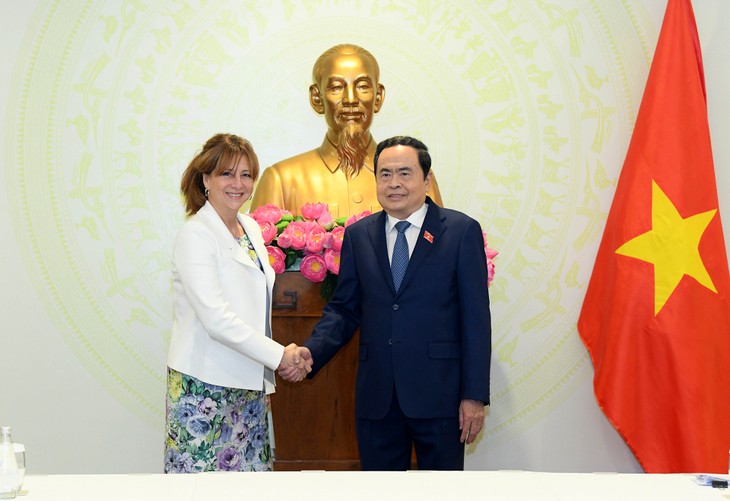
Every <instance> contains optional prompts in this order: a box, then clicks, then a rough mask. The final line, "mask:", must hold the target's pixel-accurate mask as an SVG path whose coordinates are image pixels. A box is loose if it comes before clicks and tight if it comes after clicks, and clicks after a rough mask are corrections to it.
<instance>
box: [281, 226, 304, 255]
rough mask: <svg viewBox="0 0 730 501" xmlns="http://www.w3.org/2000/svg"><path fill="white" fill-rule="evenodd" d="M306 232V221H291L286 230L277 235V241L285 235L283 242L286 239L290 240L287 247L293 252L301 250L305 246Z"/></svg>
mask: <svg viewBox="0 0 730 501" xmlns="http://www.w3.org/2000/svg"><path fill="white" fill-rule="evenodd" d="M308 230H309V228H308V225H307V223H306V221H292V222H291V223H289V225H288V226H287V227H286V228H284V231H283V232H281V235H279V241H280V240H281V237H283V236H284V235H286V236H287V237H285V240H286V238H290V239H291V244H290V245H289V247H291V248H292V249H294V250H303V249H304V247H305V246H306V245H307V233H308Z"/></svg>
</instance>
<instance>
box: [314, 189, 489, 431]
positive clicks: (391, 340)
mask: <svg viewBox="0 0 730 501" xmlns="http://www.w3.org/2000/svg"><path fill="white" fill-rule="evenodd" d="M426 202H427V203H428V204H429V205H428V211H427V213H426V217H425V220H424V222H423V228H422V229H421V232H420V234H419V236H418V241H417V243H416V246H415V248H414V250H413V254H412V255H411V258H410V261H409V263H408V269H407V270H406V275H405V277H404V279H403V282H402V284H401V287H400V290H399V292H398V293H397V294H396V292H395V290H394V288H393V281H392V278H391V272H390V264H389V259H388V251H387V246H386V239H385V223H386V213H385V212H384V211H381V212H378V213H376V214H373V215H372V216H369V217H367V218H365V219H363V220H361V221H358V222H357V223H355V224H352V225H350V226H349V227H348V228H347V230H346V231H345V236H344V240H343V245H342V254H341V261H340V273H339V277H338V284H337V288H336V289H335V292H334V295H333V297H332V300H331V301H330V302H329V303H328V304H327V306H326V307H325V308H324V310H323V317H322V319H321V320H320V321H319V322H318V323H317V325H316V326H315V328H314V331H313V333H312V336H311V337H310V338H309V339H308V340H307V341H305V343H304V346H306V347H307V348H309V349H310V351H311V352H312V356H313V359H314V367H313V370H312V373H311V374H310V376H309V377H313V376H314V375H315V374H316V373H317V371H318V370H320V369H321V368H322V366H323V365H324V364H326V363H327V362H328V361H329V360H330V359H331V358H332V357H333V356H334V355H335V354H336V353H337V351H338V350H339V349H340V348H341V347H342V346H343V345H345V344H346V343H347V342H348V341H349V340H350V339H351V338H352V336H353V334H354V331H355V330H356V329H357V327H360V338H359V339H360V352H359V361H358V372H357V384H356V399H355V414H356V416H357V417H358V418H364V419H381V418H383V417H385V415H386V413H387V412H388V409H389V407H390V403H391V399H392V396H393V393H392V392H393V390H394V388H395V389H396V391H397V395H398V401H399V403H400V407H401V409H402V411H403V413H404V414H405V415H406V416H408V417H410V418H443V417H453V416H457V415H458V412H459V404H460V402H461V400H463V399H472V400H481V401H483V402H484V403H485V404H488V403H489V367H490V357H491V319H490V312H489V294H488V291H487V268H486V256H485V253H484V240H483V237H482V233H481V227H480V226H479V223H478V222H477V221H475V220H474V219H472V218H470V217H468V216H466V215H464V214H462V213H460V212H457V211H454V210H449V209H443V208H440V207H439V206H437V205H436V204H434V203H433V202H432V201H431V199H430V198H426ZM429 235H430V236H429Z"/></svg>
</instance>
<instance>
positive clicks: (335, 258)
mask: <svg viewBox="0 0 730 501" xmlns="http://www.w3.org/2000/svg"><path fill="white" fill-rule="evenodd" d="M324 262H325V264H326V265H327V269H328V270H329V272H330V273H334V274H335V275H339V274H340V251H337V250H335V249H325V251H324Z"/></svg>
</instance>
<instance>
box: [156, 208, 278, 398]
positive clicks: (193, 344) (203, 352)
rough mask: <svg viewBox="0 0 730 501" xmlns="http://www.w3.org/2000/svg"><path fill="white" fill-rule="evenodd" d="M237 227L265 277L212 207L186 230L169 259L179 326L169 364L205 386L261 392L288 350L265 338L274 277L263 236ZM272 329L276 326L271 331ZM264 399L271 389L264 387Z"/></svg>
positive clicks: (252, 227)
mask: <svg viewBox="0 0 730 501" xmlns="http://www.w3.org/2000/svg"><path fill="white" fill-rule="evenodd" d="M238 220H239V222H240V223H241V225H242V226H243V228H244V230H245V231H246V234H247V235H248V237H249V239H250V240H251V243H253V246H254V248H255V249H256V252H257V253H258V255H259V257H260V259H261V263H262V264H263V267H264V272H263V273H262V272H261V270H260V269H259V267H258V265H257V264H256V263H254V262H253V261H252V260H251V258H250V257H249V255H248V252H246V251H244V250H243V249H242V248H241V246H240V245H239V243H238V242H237V241H236V240H235V239H234V238H233V236H232V235H231V233H230V232H229V231H228V228H227V227H226V225H225V223H223V220H222V219H221V218H220V216H219V215H218V213H217V212H216V211H215V209H214V208H213V206H212V205H210V203H209V202H206V203H205V205H204V206H203V207H202V208H201V209H200V210H199V211H198V212H197V214H195V215H194V216H192V217H191V218H190V219H188V220H187V221H186V222H185V224H184V225H183V227H182V229H181V230H180V232H179V233H178V235H177V238H176V239H175V247H174V250H173V257H172V279H173V301H174V321H173V325H172V338H171V341H170V351H169V354H168V365H169V366H170V367H171V368H173V369H175V370H177V371H180V372H183V373H185V374H188V375H191V376H194V377H196V378H198V379H201V380H203V381H205V382H206V383H210V384H215V385H219V386H227V387H232V388H244V389H249V390H259V391H260V390H262V389H264V366H266V367H269V368H270V369H274V370H275V369H276V368H277V367H278V365H279V362H280V361H281V357H282V355H283V354H284V347H283V346H282V345H280V344H279V343H277V342H276V341H273V340H272V339H270V338H268V337H267V336H266V319H267V316H268V318H269V321H270V320H271V305H269V307H268V308H267V304H266V303H267V301H266V291H267V289H268V291H269V296H270V297H272V296H271V294H272V290H273V287H274V277H275V273H274V270H273V269H272V268H271V266H270V265H269V260H268V258H267V253H266V247H265V246H264V239H263V237H262V236H261V229H260V228H259V225H258V223H257V222H256V221H254V220H253V219H252V218H251V217H249V216H246V215H243V214H239V215H238ZM269 325H271V324H269ZM265 389H266V392H267V393H271V392H273V391H274V390H273V385H271V384H269V383H268V382H266V388H265Z"/></svg>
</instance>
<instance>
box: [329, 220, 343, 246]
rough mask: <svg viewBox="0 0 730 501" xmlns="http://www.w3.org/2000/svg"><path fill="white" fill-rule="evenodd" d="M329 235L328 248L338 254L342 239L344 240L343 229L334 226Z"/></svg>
mask: <svg viewBox="0 0 730 501" xmlns="http://www.w3.org/2000/svg"><path fill="white" fill-rule="evenodd" d="M330 235H332V244H331V245H330V246H329V247H332V248H333V249H334V250H336V251H337V252H340V251H341V250H342V239H343V238H345V227H344V226H335V227H334V228H332V231H331V232H330Z"/></svg>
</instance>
